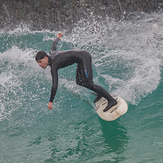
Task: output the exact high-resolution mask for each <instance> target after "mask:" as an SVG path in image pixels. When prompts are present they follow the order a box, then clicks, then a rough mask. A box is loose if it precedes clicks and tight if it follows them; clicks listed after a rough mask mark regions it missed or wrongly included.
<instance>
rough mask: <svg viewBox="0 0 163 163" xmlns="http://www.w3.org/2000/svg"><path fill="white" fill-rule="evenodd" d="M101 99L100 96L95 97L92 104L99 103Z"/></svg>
mask: <svg viewBox="0 0 163 163" xmlns="http://www.w3.org/2000/svg"><path fill="white" fill-rule="evenodd" d="M101 98H102V96H101V95H100V94H98V95H97V97H96V98H95V100H94V103H96V102H97V101H99V100H100V99H101Z"/></svg>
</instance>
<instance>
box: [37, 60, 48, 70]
mask: <svg viewBox="0 0 163 163" xmlns="http://www.w3.org/2000/svg"><path fill="white" fill-rule="evenodd" d="M37 63H38V64H39V66H40V67H42V68H43V69H46V67H47V66H48V64H49V62H48V58H47V57H44V58H43V59H39V60H38V61H37Z"/></svg>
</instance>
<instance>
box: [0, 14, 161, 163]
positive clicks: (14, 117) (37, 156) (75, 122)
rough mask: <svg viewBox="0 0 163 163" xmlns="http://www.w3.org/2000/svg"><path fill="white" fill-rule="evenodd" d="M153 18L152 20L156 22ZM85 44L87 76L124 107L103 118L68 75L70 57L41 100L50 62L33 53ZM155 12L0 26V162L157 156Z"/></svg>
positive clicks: (102, 161)
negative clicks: (54, 87) (47, 25)
mask: <svg viewBox="0 0 163 163" xmlns="http://www.w3.org/2000/svg"><path fill="white" fill-rule="evenodd" d="M156 24H157V25H156ZM58 32H62V33H63V34H64V36H63V38H62V40H61V41H60V42H59V44H58V50H70V49H86V50H88V51H90V53H91V54H92V58H93V71H94V82H95V83H96V84H99V85H101V86H102V87H104V88H105V89H107V91H108V92H110V93H112V94H115V95H119V96H120V97H122V98H123V99H125V100H126V102H127V103H128V106H129V109H128V112H127V113H126V114H125V115H123V116H121V117H120V118H119V119H117V120H115V121H112V122H106V121H104V120H102V119H100V118H99V117H98V115H97V114H96V112H95V109H94V104H93V101H94V98H95V96H94V95H92V94H90V91H89V90H88V89H86V88H83V87H80V86H78V85H76V83H75V73H76V65H72V66H69V67H67V68H64V69H60V70H59V86H58V91H57V94H56V97H55V100H54V103H53V109H52V110H51V111H50V110H48V108H47V105H48V99H49V96H50V90H51V83H52V82H51V75H50V68H49V67H48V68H47V69H46V70H44V69H42V68H40V67H39V66H38V64H37V63H36V62H35V59H34V56H35V54H36V52H37V51H38V50H44V51H46V52H47V53H48V52H49V51H50V47H51V43H52V41H53V39H54V38H55V37H56V35H57V33H58ZM162 66H163V14H162V13H159V14H158V13H157V14H156V13H153V14H151V15H145V14H144V15H143V17H140V16H135V18H134V19H133V20H132V21H119V22H115V21H114V20H109V19H108V20H105V21H102V20H101V21H100V22H99V21H95V20H94V21H92V22H89V21H88V20H81V21H80V22H78V24H76V26H74V28H73V30H72V32H71V33H69V34H68V33H67V31H48V30H42V31H30V30H29V29H28V28H27V27H26V26H25V25H24V26H21V27H18V28H16V29H15V30H13V31H5V30H3V31H1V32H0V162H2V163H41V162H42V163H54V162H57V163H119V162H121V163H146V162H147V163H153V162H154V163H162V162H163V155H162V151H163V136H162V133H163V70H162Z"/></svg>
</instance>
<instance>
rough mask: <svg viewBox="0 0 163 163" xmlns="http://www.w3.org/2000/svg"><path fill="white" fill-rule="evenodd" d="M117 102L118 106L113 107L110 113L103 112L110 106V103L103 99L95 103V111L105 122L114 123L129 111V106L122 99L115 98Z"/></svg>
mask: <svg viewBox="0 0 163 163" xmlns="http://www.w3.org/2000/svg"><path fill="white" fill-rule="evenodd" d="M112 97H113V98H115V99H116V100H117V105H115V106H113V107H111V108H110V109H109V110H108V111H106V112H103V110H104V109H105V108H106V106H107V105H108V101H107V100H106V99H105V98H104V97H102V98H100V99H99V100H98V101H97V102H95V109H96V112H97V114H98V115H99V117H100V118H102V119H103V120H105V121H114V120H116V119H117V118H119V117H120V116H121V115H123V114H125V113H126V112H127V110H128V105H127V103H126V102H125V100H123V99H122V98H121V97H118V96H113V95H112Z"/></svg>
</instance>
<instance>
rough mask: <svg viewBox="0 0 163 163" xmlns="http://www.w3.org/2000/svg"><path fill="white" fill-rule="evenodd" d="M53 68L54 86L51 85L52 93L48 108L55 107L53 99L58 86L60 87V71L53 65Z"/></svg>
mask: <svg viewBox="0 0 163 163" xmlns="http://www.w3.org/2000/svg"><path fill="white" fill-rule="evenodd" d="M52 69H53V70H51V74H52V87H51V95H50V99H49V104H48V108H49V110H51V109H52V108H53V100H54V97H55V95H56V92H57V87H58V73H57V70H56V68H54V67H52Z"/></svg>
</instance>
